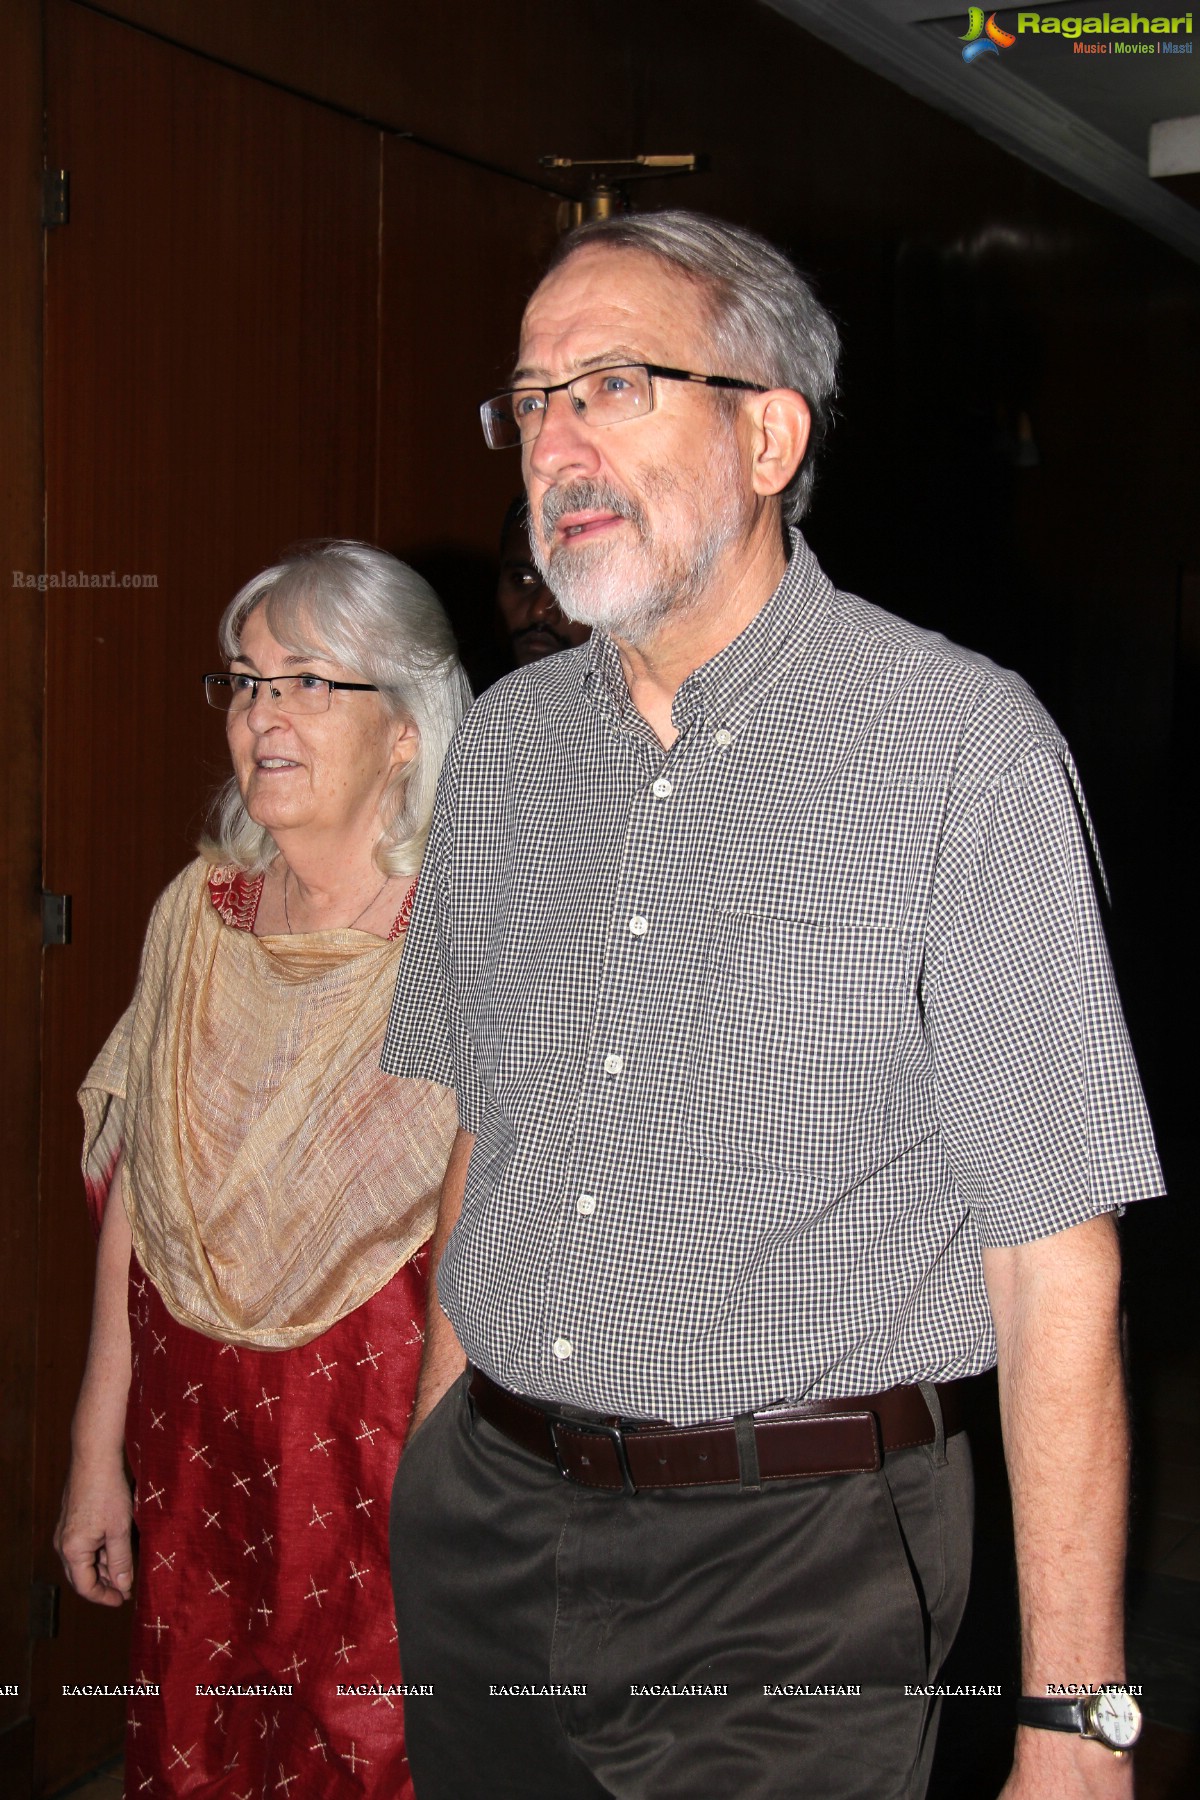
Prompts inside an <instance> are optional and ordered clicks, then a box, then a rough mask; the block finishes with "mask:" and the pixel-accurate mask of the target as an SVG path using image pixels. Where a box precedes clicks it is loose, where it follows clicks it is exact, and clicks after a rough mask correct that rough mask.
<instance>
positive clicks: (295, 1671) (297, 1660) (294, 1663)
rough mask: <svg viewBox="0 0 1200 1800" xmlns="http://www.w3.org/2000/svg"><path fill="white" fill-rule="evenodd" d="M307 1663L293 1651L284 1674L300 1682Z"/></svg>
mask: <svg viewBox="0 0 1200 1800" xmlns="http://www.w3.org/2000/svg"><path fill="white" fill-rule="evenodd" d="M305 1598H306V1599H307V1598H308V1596H307V1595H305ZM307 1661H308V1658H307V1656H301V1655H299V1653H298V1652H297V1651H295V1650H293V1651H292V1660H291V1662H290V1663H285V1664H284V1665H283V1667H284V1673H285V1674H288V1673H290V1674H292V1675H294V1676H295V1677H296V1680H297V1681H299V1679H300V1671H301V1669H302V1668H303V1667H304V1665H305V1663H306V1662H307ZM313 1729H314V1731H315V1730H316V1727H315V1726H314V1727H313ZM313 1748H315V1746H314V1745H312V1744H310V1745H309V1749H310V1750H312V1749H313Z"/></svg>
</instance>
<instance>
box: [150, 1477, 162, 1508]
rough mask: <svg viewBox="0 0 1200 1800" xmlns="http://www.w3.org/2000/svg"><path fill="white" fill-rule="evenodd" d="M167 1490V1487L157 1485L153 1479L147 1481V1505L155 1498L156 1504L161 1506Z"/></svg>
mask: <svg viewBox="0 0 1200 1800" xmlns="http://www.w3.org/2000/svg"><path fill="white" fill-rule="evenodd" d="M166 1491H167V1490H166V1488H160V1487H155V1485H154V1483H153V1482H152V1481H148V1482H147V1483H146V1505H147V1506H149V1504H150V1502H151V1501H152V1500H153V1502H154V1504H155V1505H156V1506H159V1507H161V1506H162V1503H163V1495H164V1494H165V1493H166Z"/></svg>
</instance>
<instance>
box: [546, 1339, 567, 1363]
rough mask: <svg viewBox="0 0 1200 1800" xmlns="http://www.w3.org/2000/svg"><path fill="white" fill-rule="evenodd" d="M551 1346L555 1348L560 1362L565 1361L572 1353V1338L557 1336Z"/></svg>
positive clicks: (554, 1350)
mask: <svg viewBox="0 0 1200 1800" xmlns="http://www.w3.org/2000/svg"><path fill="white" fill-rule="evenodd" d="M550 1348H551V1349H552V1350H553V1352H554V1354H555V1356H557V1358H558V1360H559V1362H565V1361H566V1359H567V1357H568V1356H570V1354H571V1340H570V1338H555V1340H554V1342H553V1344H551V1346H550Z"/></svg>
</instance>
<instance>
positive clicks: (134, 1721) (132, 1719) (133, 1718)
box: [125, 1707, 142, 1738]
mask: <svg viewBox="0 0 1200 1800" xmlns="http://www.w3.org/2000/svg"><path fill="white" fill-rule="evenodd" d="M125 1723H126V1724H127V1725H128V1727H129V1729H130V1731H132V1733H133V1735H134V1737H135V1738H136V1737H137V1734H138V1732H139V1731H140V1730H141V1729H142V1721H141V1720H140V1719H139V1718H138V1716H137V1714H136V1713H135V1712H134V1710H133V1708H132V1707H130V1709H129V1716H128V1718H127V1719H126V1721H125Z"/></svg>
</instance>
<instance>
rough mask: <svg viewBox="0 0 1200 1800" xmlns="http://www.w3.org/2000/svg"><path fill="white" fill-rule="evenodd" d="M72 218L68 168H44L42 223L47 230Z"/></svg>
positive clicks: (67, 222) (65, 223) (64, 223)
mask: <svg viewBox="0 0 1200 1800" xmlns="http://www.w3.org/2000/svg"><path fill="white" fill-rule="evenodd" d="M70 219H71V175H70V171H69V170H68V169H43V170H42V224H43V226H44V227H45V229H46V230H47V231H50V230H52V229H53V228H54V227H55V226H56V225H67V224H69V223H70Z"/></svg>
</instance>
